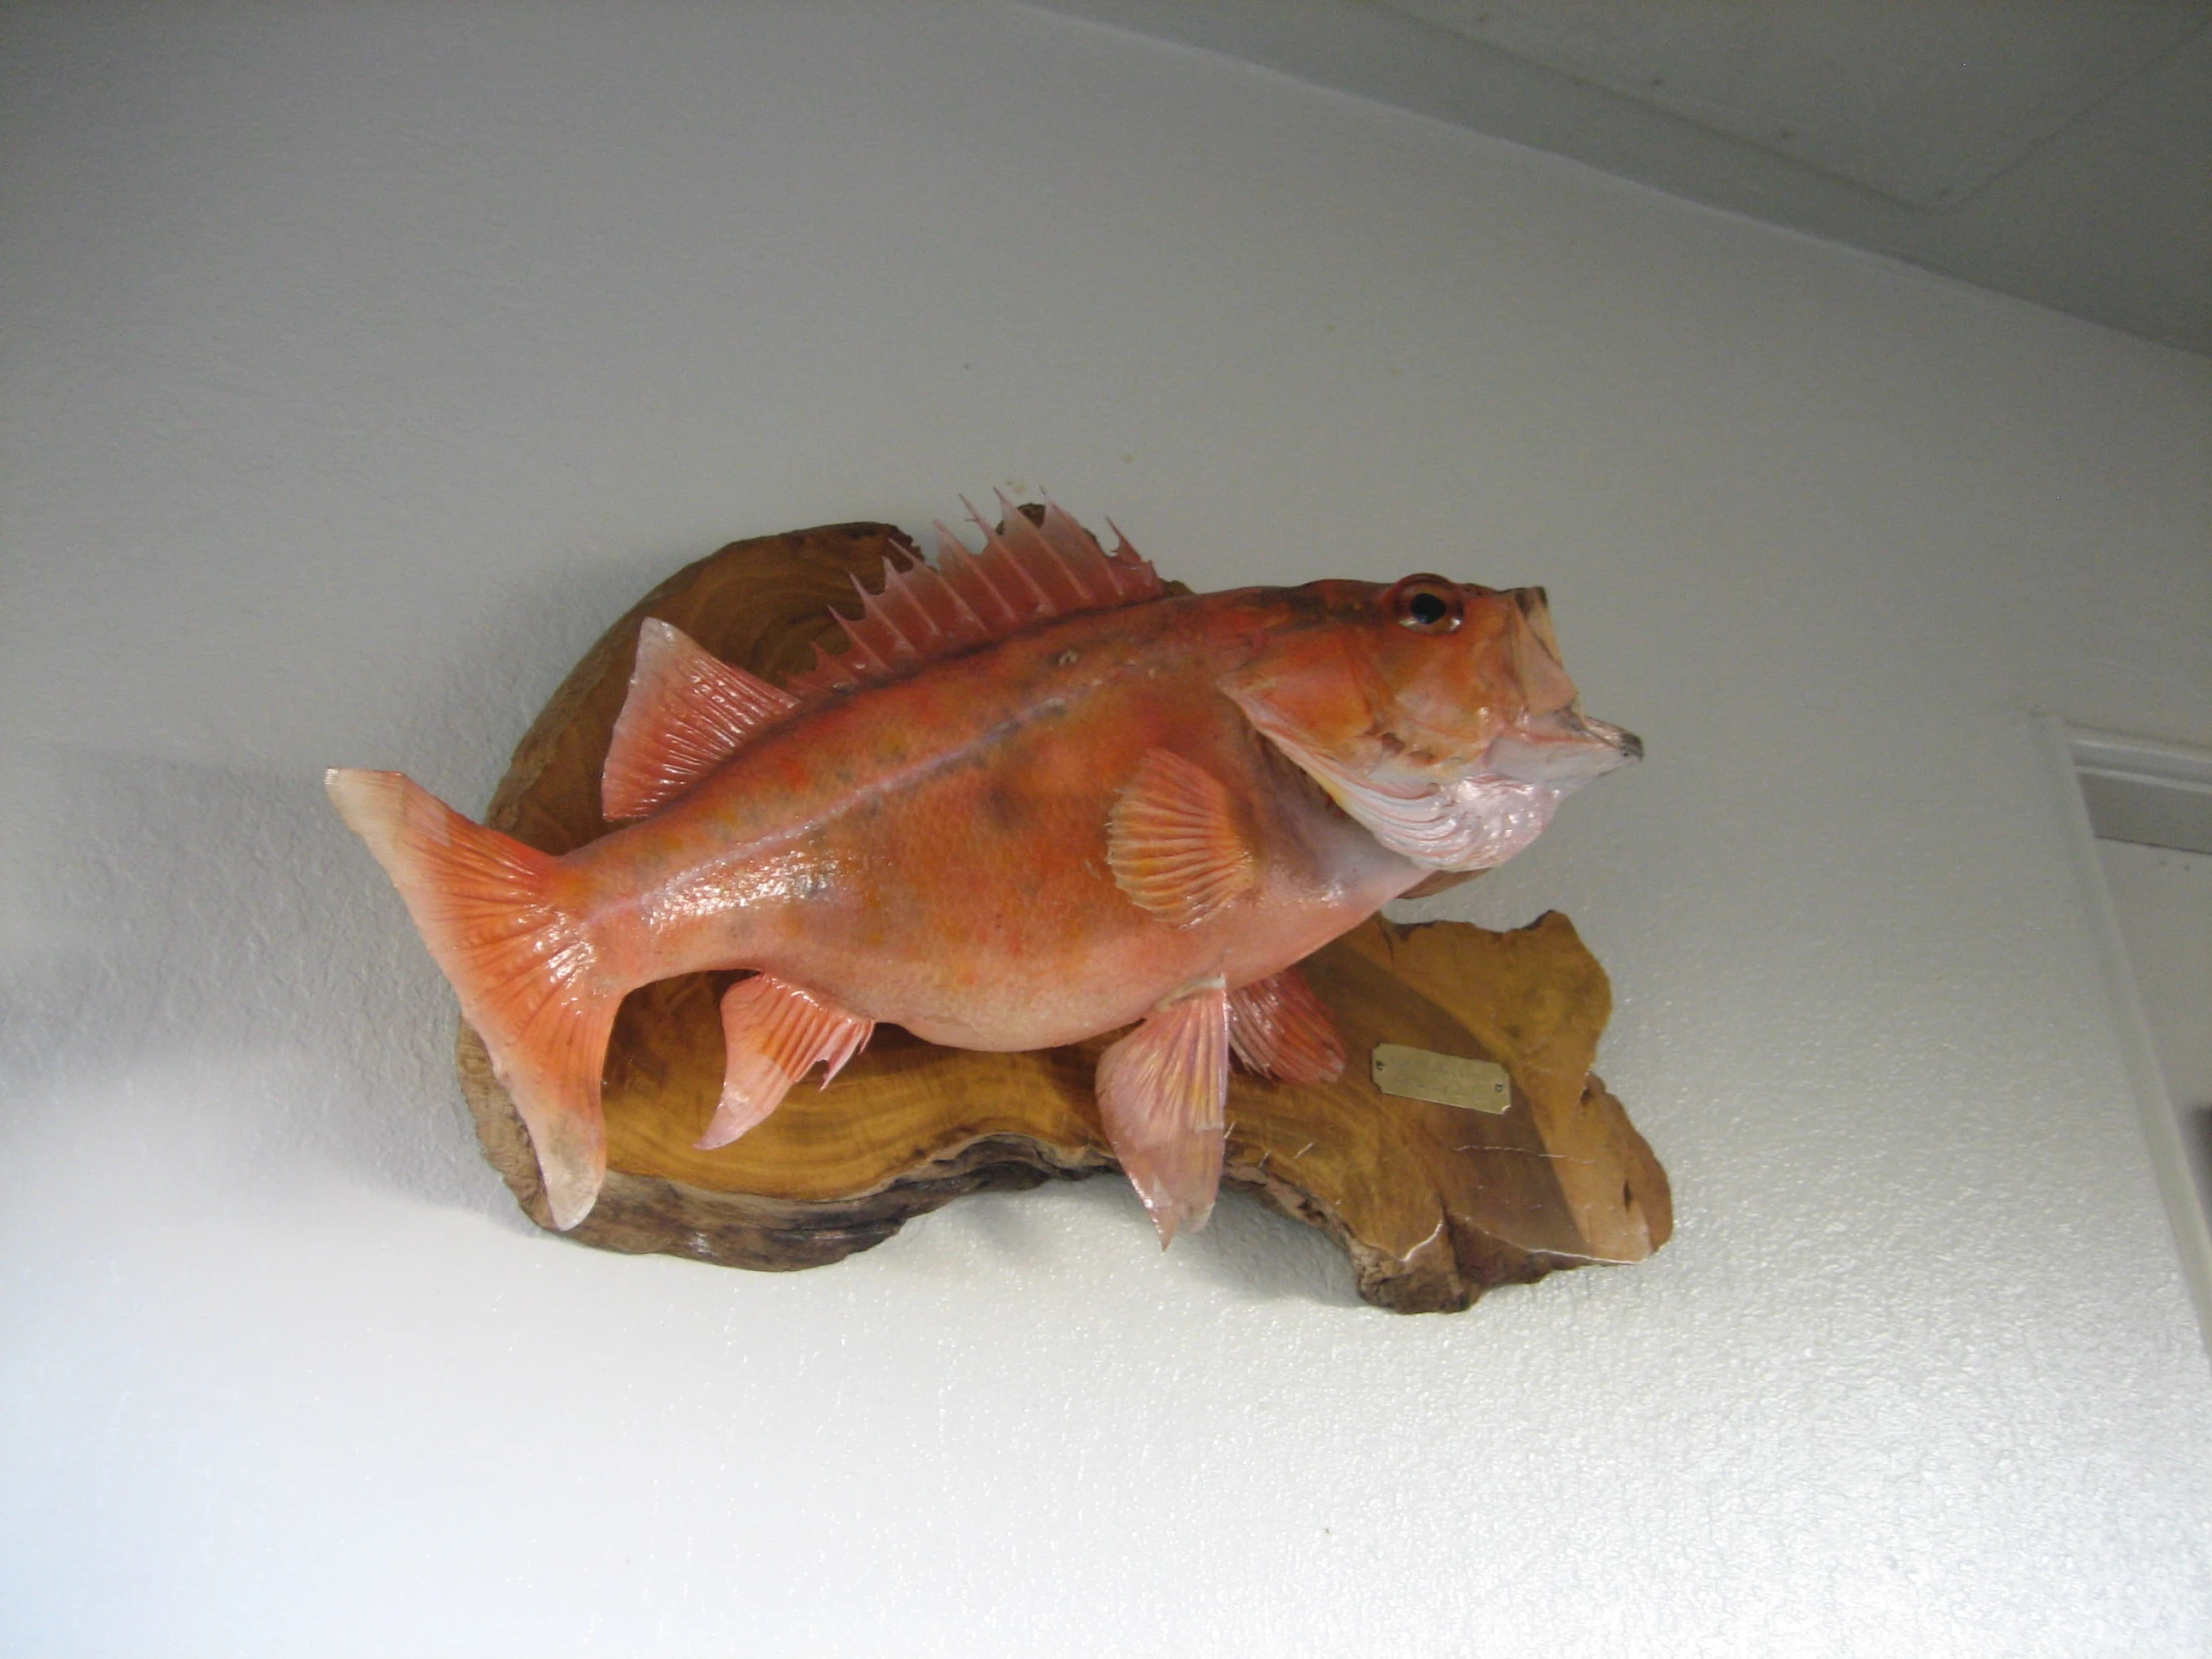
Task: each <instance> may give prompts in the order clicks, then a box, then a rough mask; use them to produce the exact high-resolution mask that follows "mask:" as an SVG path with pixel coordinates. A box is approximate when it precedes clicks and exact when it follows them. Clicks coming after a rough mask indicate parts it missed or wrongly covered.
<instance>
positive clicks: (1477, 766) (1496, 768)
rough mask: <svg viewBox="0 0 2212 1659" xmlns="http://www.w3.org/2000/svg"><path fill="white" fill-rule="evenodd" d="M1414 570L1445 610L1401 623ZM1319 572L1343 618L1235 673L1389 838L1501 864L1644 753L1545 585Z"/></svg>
mask: <svg viewBox="0 0 2212 1659" xmlns="http://www.w3.org/2000/svg"><path fill="white" fill-rule="evenodd" d="M1412 584H1420V585H1422V591H1423V592H1425V593H1427V594H1428V595H1429V596H1430V597H1431V600H1432V607H1431V608H1432V611H1433V619H1434V622H1435V623H1436V626H1434V627H1432V628H1430V627H1419V626H1415V627H1410V628H1400V629H1393V628H1392V627H1391V626H1390V623H1391V620H1392V617H1393V612H1392V606H1393V604H1395V605H1397V606H1398V607H1399V609H1400V611H1402V605H1403V602H1402V599H1400V598H1397V597H1396V596H1400V595H1401V594H1402V593H1403V591H1404V590H1406V589H1407V588H1408V586H1409V585H1412ZM1313 588H1314V589H1316V590H1329V591H1327V592H1325V593H1323V594H1321V595H1320V596H1319V598H1320V602H1321V603H1320V608H1322V609H1325V610H1327V611H1328V612H1330V613H1333V614H1332V616H1331V620H1332V621H1333V622H1334V623H1335V624H1336V625H1335V626H1334V627H1327V626H1325V627H1322V628H1316V629H1312V630H1309V631H1305V632H1304V634H1303V637H1302V633H1301V631H1299V630H1295V629H1294V630H1291V631H1289V635H1288V638H1287V640H1286V642H1285V644H1284V645H1283V646H1282V647H1280V648H1268V647H1263V648H1262V649H1261V650H1259V651H1258V652H1256V653H1255V655H1254V658H1253V660H1252V661H1251V662H1249V663H1247V664H1243V665H1239V666H1238V667H1237V668H1235V669H1233V670H1231V671H1230V672H1229V673H1227V674H1225V675H1224V677H1223V680H1222V689H1223V690H1224V692H1225V693H1226V694H1227V695H1228V696H1229V697H1230V699H1231V700H1232V701H1233V702H1235V703H1236V704H1237V706H1238V707H1239V708H1240V709H1242V710H1243V712H1244V714H1245V716H1246V718H1247V719H1248V720H1250V721H1251V723H1252V725H1253V727H1254V728H1255V729H1256V730H1257V731H1259V732H1260V733H1261V734H1262V735H1263V736H1265V737H1266V738H1267V739H1268V741H1269V742H1270V743H1272V744H1274V745H1275V746H1276V748H1277V749H1278V750H1279V751H1281V753H1282V754H1283V755H1284V756H1286V757H1287V758H1288V759H1289V760H1291V761H1292V762H1293V763H1295V764H1296V765H1297V766H1298V767H1299V768H1300V769H1301V770H1302V771H1304V772H1305V773H1306V774H1307V775H1308V776H1309V777H1311V778H1312V779H1313V780H1314V781H1315V782H1316V783H1318V784H1320V785H1321V787H1322V788H1323V789H1324V790H1325V791H1327V792H1328V794H1329V796H1330V798H1331V799H1332V800H1334V801H1335V802H1336V804H1337V805H1338V806H1339V807H1341V808H1342V809H1344V811H1345V812H1346V813H1347V814H1349V815H1350V816H1351V817H1352V818H1353V819H1355V820H1356V821H1358V822H1359V823H1360V824H1361V825H1362V826H1363V827H1364V828H1365V829H1366V830H1368V831H1369V833H1371V834H1372V835H1374V836H1375V838H1376V839H1377V840H1378V841H1380V842H1381V843H1382V844H1383V846H1385V847H1387V848H1389V849H1390V850H1391V851H1393V852H1396V853H1398V854H1400V855H1402V856H1404V857H1406V858H1409V859H1411V860H1413V861H1414V862H1415V863H1418V864H1420V865H1421V866H1423V867H1424V868H1426V869H1429V870H1437V871H1451V872H1457V873H1471V872H1474V871H1479V870H1484V869H1491V868H1494V867H1496V866H1497V865H1498V864H1501V863H1503V862H1504V861H1505V860H1506V859H1508V858H1510V857H1512V856H1513V855H1514V854H1515V853H1517V852H1519V851H1521V850H1522V849H1524V848H1525V847H1527V846H1528V845H1529V844H1530V843H1531V842H1532V841H1534V840H1535V839H1536V837H1537V836H1538V835H1540V834H1541V833H1542V832H1543V831H1544V830H1545V829H1546V828H1547V827H1548V826H1549V824H1550V823H1551V818H1552V815H1553V814H1554V813H1555V812H1556V811H1557V810H1558V806H1559V803H1560V802H1561V801H1563V800H1565V799H1566V797H1567V796H1569V795H1571V794H1572V793H1573V792H1574V791H1576V790H1578V789H1580V788H1581V787H1582V786H1583V785H1584V784H1587V783H1588V782H1590V780H1592V779H1593V778H1597V777H1601V776H1603V775H1604V774H1605V773H1607V772H1610V771H1612V770H1614V769H1615V768H1617V767H1620V766H1623V765H1625V764H1626V763H1628V762H1630V761H1633V760H1636V759H1638V758H1639V757H1641V755H1642V754H1643V744H1642V741H1641V740H1640V739H1638V738H1637V737H1636V736H1635V735H1634V734H1633V733H1629V732H1625V731H1623V730H1622V729H1621V728H1619V727H1617V726H1614V725H1611V724H1610V723H1608V722H1605V721H1599V720H1592V719H1591V718H1589V717H1588V716H1586V715H1585V714H1583V712H1582V709H1581V702H1580V698H1579V696H1578V695H1577V693H1576V691H1575V686H1574V682H1573V681H1572V680H1571V679H1569V678H1568V676H1567V673H1566V670H1565V669H1564V668H1563V667H1562V666H1561V665H1560V663H1559V659H1558V655H1557V641H1556V636H1555V635H1554V633H1553V631H1552V627H1551V618H1550V612H1549V607H1548V605H1547V603H1546V601H1545V597H1544V594H1543V592H1542V590H1541V589H1535V588H1523V589H1515V590H1511V591H1508V592H1502V593H1500V592H1496V591H1494V590H1491V589H1488V588H1480V587H1471V586H1469V587H1461V586H1458V585H1456V584H1450V583H1446V582H1444V581H1443V580H1442V579H1441V578H1437V577H1408V578H1407V579H1406V581H1405V582H1402V583H1399V584H1397V585H1396V586H1395V587H1392V588H1390V589H1387V590H1384V589H1379V588H1375V587H1373V586H1372V585H1369V584H1360V583H1316V584H1313ZM1446 599H1448V600H1449V602H1450V606H1451V607H1452V608H1451V609H1449V610H1446V609H1445V608H1444V605H1445V601H1446ZM1363 613H1364V614H1363ZM1425 619H1426V613H1424V615H1423V617H1422V618H1416V619H1415V620H1416V621H1419V620H1425ZM1400 620H1402V618H1400ZM1400 633H1404V634H1408V635H1410V636H1411V637H1410V638H1400V637H1398V636H1399V634H1400Z"/></svg>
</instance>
